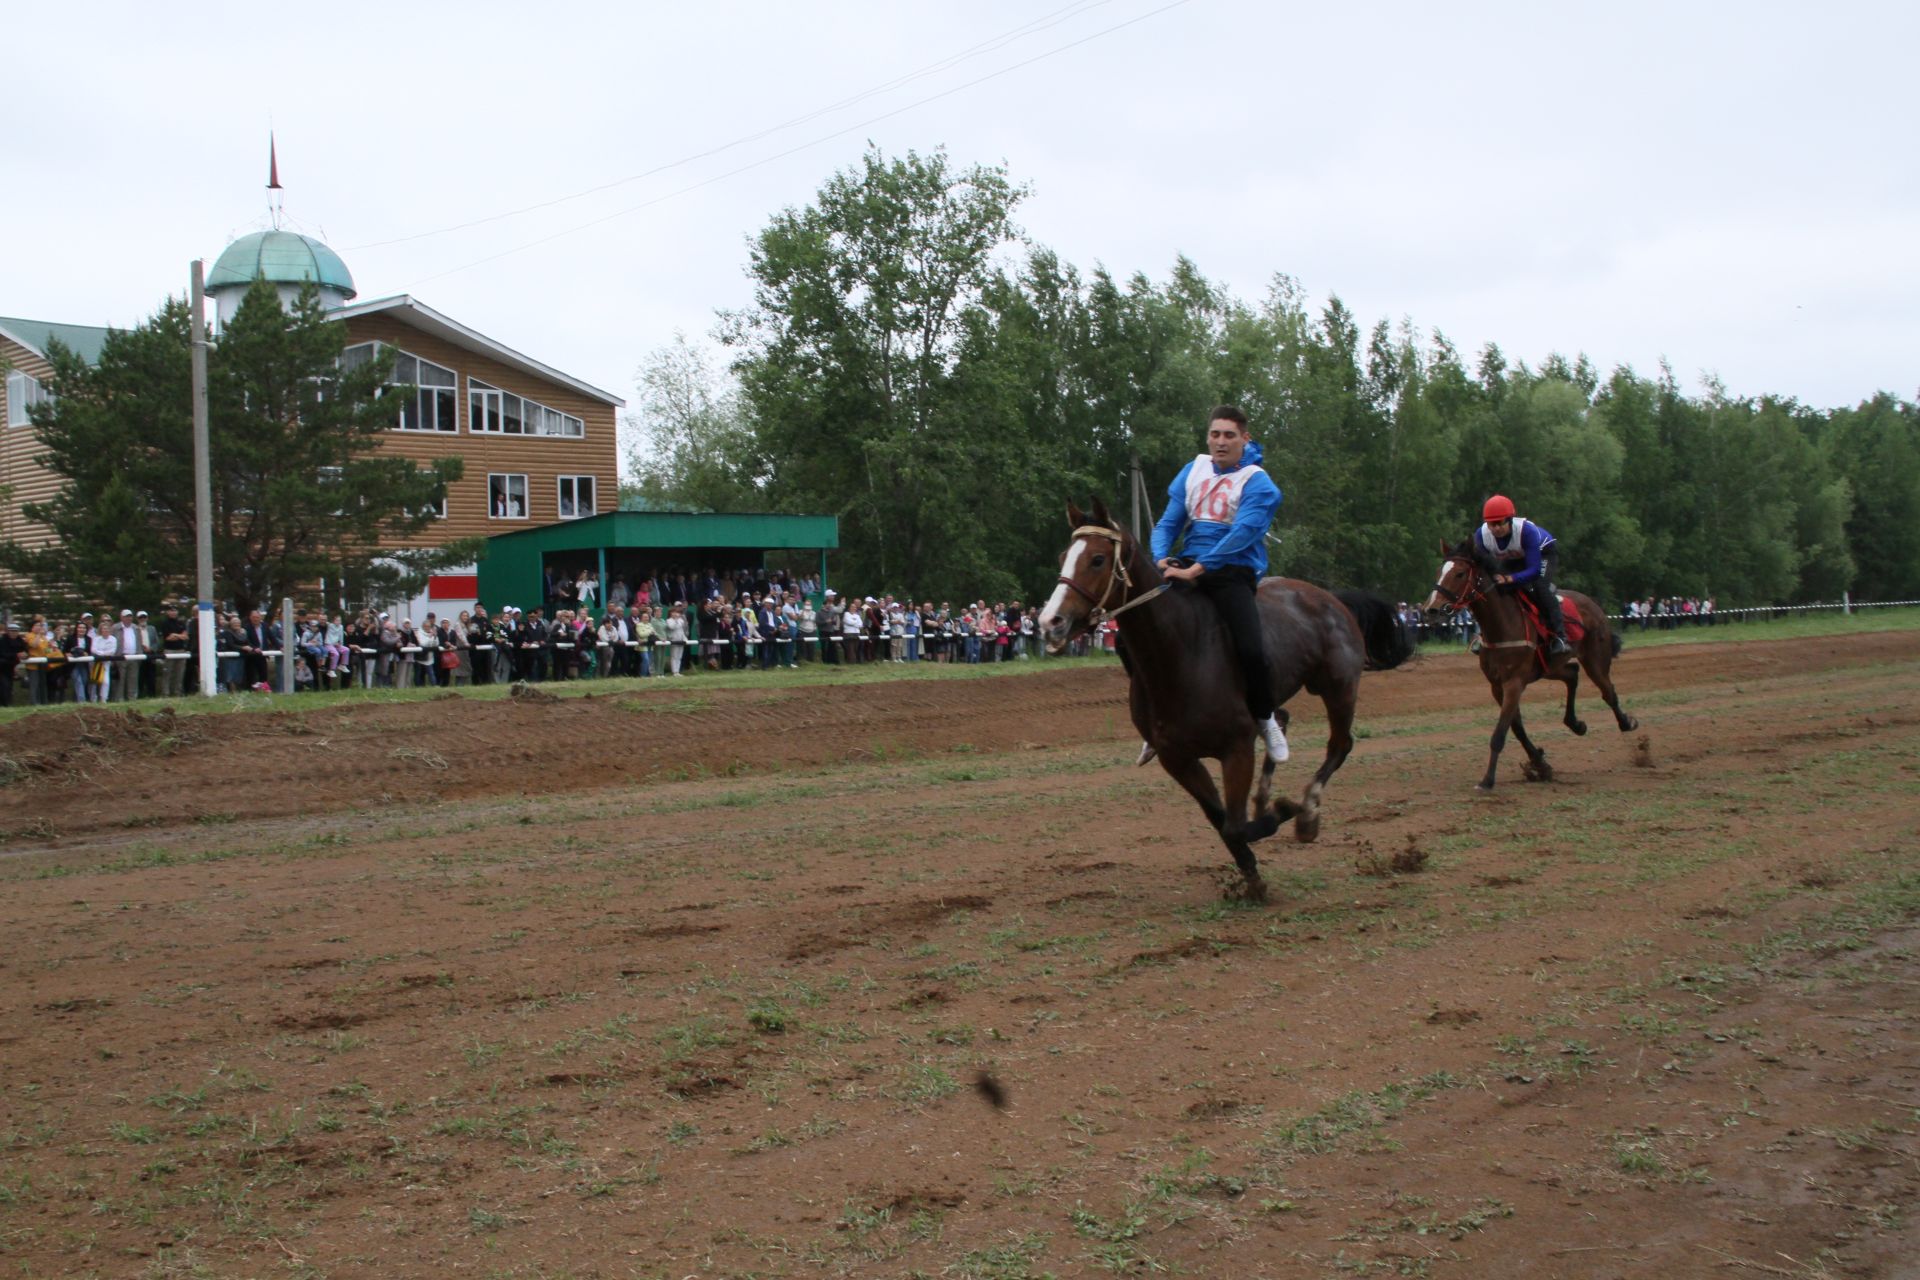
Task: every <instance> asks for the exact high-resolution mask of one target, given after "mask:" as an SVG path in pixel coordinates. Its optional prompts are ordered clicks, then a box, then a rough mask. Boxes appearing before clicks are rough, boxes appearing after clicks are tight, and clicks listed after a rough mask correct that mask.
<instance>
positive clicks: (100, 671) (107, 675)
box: [87, 620, 120, 702]
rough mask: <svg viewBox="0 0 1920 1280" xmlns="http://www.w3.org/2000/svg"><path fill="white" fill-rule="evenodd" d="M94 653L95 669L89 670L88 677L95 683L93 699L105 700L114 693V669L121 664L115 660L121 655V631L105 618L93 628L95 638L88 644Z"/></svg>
mask: <svg viewBox="0 0 1920 1280" xmlns="http://www.w3.org/2000/svg"><path fill="white" fill-rule="evenodd" d="M88 648H89V650H90V651H91V652H92V654H93V669H92V670H90V671H89V672H87V678H88V680H89V681H90V682H91V683H92V685H93V700H94V701H95V702H105V701H106V700H107V699H108V698H109V697H110V696H112V693H113V669H114V667H116V666H118V665H119V664H118V663H116V662H115V661H114V659H115V658H117V657H119V656H120V632H119V628H117V627H110V626H108V625H107V624H106V622H105V621H104V620H103V621H102V622H101V624H100V625H99V626H97V627H95V628H94V629H93V640H92V642H91V643H90V644H89V645H88Z"/></svg>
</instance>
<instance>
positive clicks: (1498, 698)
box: [1476, 680, 1526, 791]
mask: <svg viewBox="0 0 1920 1280" xmlns="http://www.w3.org/2000/svg"><path fill="white" fill-rule="evenodd" d="M1525 687H1526V686H1524V685H1523V684H1522V683H1521V682H1520V681H1518V680H1509V681H1507V682H1505V683H1504V684H1498V685H1495V686H1494V687H1493V700H1494V701H1495V702H1497V703H1499V704H1500V718H1499V719H1498V720H1496V721H1494V725H1493V738H1492V740H1491V741H1490V742H1489V743H1488V744H1487V747H1488V750H1487V776H1486V777H1484V778H1482V779H1480V784H1479V786H1478V787H1477V788H1476V789H1477V790H1480V791H1491V790H1493V773H1494V770H1495V769H1497V768H1498V767H1499V766H1500V752H1501V751H1502V750H1503V749H1505V747H1506V745H1507V730H1508V729H1510V728H1512V727H1513V723H1514V721H1516V720H1518V719H1519V718H1520V693H1521V690H1522V689H1524V688H1525Z"/></svg>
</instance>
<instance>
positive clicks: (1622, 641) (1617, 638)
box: [1613, 631, 1627, 658]
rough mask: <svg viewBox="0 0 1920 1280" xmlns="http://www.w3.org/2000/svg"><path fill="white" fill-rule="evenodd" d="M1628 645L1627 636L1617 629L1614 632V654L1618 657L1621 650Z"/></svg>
mask: <svg viewBox="0 0 1920 1280" xmlns="http://www.w3.org/2000/svg"><path fill="white" fill-rule="evenodd" d="M1626 647H1627V638H1626V637H1625V636H1624V635H1622V634H1620V632H1618V631H1615V632H1614V633H1613V656H1614V657H1616V658H1617V657H1619V656H1620V651H1621V650H1622V649H1624V648H1626Z"/></svg>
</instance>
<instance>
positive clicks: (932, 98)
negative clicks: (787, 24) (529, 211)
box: [407, 0, 1189, 290]
mask: <svg viewBox="0 0 1920 1280" xmlns="http://www.w3.org/2000/svg"><path fill="white" fill-rule="evenodd" d="M1188 2H1189V0H1172V2H1171V3H1169V4H1163V5H1161V6H1160V7H1159V8H1157V9H1149V10H1148V11H1147V12H1145V13H1143V14H1140V15H1138V16H1137V17H1133V18H1128V19H1127V20H1126V21H1125V22H1116V23H1114V24H1113V25H1112V26H1110V27H1103V28H1102V29H1100V30H1099V31H1095V32H1093V33H1092V34H1091V35H1086V36H1082V37H1080V38H1079V39H1078V40H1070V41H1068V42H1067V43H1066V44H1063V45H1058V46H1056V47H1054V48H1052V49H1048V50H1047V51H1046V52H1044V53H1037V54H1035V55H1033V56H1032V57H1031V58H1024V59H1022V60H1021V61H1019V62H1015V63H1012V64H1011V65H1009V66H1005V67H1002V68H1000V69H999V70H998V71H990V72H988V73H987V74H986V75H984V76H980V77H978V78H976V79H973V80H969V81H967V82H966V83H964V84H957V85H954V86H953V87H952V88H950V89H943V90H941V91H940V92H939V93H934V94H928V95H927V96H926V97H924V98H920V99H918V100H916V101H913V102H909V103H907V104H906V105H905V106H901V107H895V108H894V109H893V110H891V111H883V112H881V113H880V114H879V115H877V116H869V117H867V118H866V119H865V120H861V121H859V122H858V123H856V124H850V125H848V126H846V127H845V128H843V129H835V130H834V131H833V132H831V133H824V134H821V135H820V136H819V137H817V138H812V139H809V140H808V141H806V142H802V143H798V144H796V145H794V146H791V147H788V148H787V149H786V150H784V151H776V152H774V153H773V154H772V155H769V156H763V157H762V158H760V159H758V160H754V161H751V162H749V163H747V164H743V165H740V166H739V167H737V168H733V169H728V170H727V171H726V172H724V173H718V174H715V175H714V176H713V177H711V178H703V179H702V180H700V181H699V182H692V183H688V184H687V185H686V186H684V187H680V188H677V189H675V190H673V191H668V192H666V193H664V194H662V195H658V196H655V197H653V198H652V199H650V200H642V201H641V202H640V203H639V204H635V205H629V206H628V207H626V208H625V209H619V210H616V211H614V212H613V213H609V214H607V215H606V216H604V217H600V218H595V219H593V220H592V221H590V222H582V223H579V224H578V225H575V226H572V227H568V228H566V229H565V230H563V231H556V232H554V233H553V234H552V235H546V236H541V237H540V238H539V239H537V240H529V241H527V242H526V243H525V244H520V245H515V246H514V247H513V248H511V249H502V250H501V251H500V252H498V253H491V254H488V255H487V256H486V257H484V258H475V259H474V260H473V261H472V262H466V263H462V264H461V265H460V266H457V267H449V268H447V269H446V270H445V271H436V272H434V273H433V274H432V275H430V276H422V277H420V278H419V279H418V280H415V281H414V282H413V283H412V284H409V285H408V286H407V288H408V289H409V290H412V289H415V288H418V287H419V286H420V285H423V284H429V283H431V282H432V281H435V280H440V279H444V278H445V277H447V276H451V275H457V274H459V273H460V272H462V271H470V270H472V269H473V268H474V267H481V266H485V265H486V264H487V263H489V262H497V261H499V260H500V259H501V258H508V257H512V256H513V255H514V254H516V253H524V252H525V251H526V250H528V249H536V248H538V247H540V246H541V245H543V244H551V243H552V242H553V241H555V240H560V239H564V238H565V237H567V236H570V235H576V234H578V233H579V232H582V231H589V230H591V229H593V228H594V227H597V226H600V225H602V224H603V223H608V222H613V221H615V220H616V219H619V218H624V217H626V216H628V215H629V214H634V213H638V212H640V211H641V210H642V209H650V208H652V207H653V206H654V205H657V204H663V203H665V202H666V201H668V200H673V199H676V198H677V197H680V196H683V195H686V194H688V193H689V192H693V191H698V190H700V189H701V188H702V187H710V186H712V185H714V184H715V183H717V182H724V181H725V180H726V179H728V178H734V177H738V176H739V175H740V174H743V173H747V172H749V171H751V170H754V169H758V168H761V167H762V166H764V165H769V164H772V163H773V162H774V161H776V160H784V159H786V158H787V157H788V156H791V155H797V154H799V153H800V152H802V151H806V150H808V149H810V148H812V147H817V146H819V145H820V144H821V143H823V142H831V141H833V140H834V139H835V138H841V137H845V136H846V135H847V134H849V133H857V132H859V131H860V130H862V129H864V128H866V127H867V126H868V125H871V124H878V123H880V122H881V121H882V120H891V119H892V118H893V117H895V116H897V115H903V114H905V113H906V112H908V111H912V110H914V109H915V108H917V107H924V106H926V105H927V104H928V103H930V102H938V101H939V100H940V99H942V98H950V97H952V96H953V95H954V94H956V93H960V92H963V91H965V90H967V89H972V88H975V87H977V86H979V85H983V84H985V83H987V82H988V81H989V80H997V79H999V78H1000V77H1001V76H1004V75H1009V74H1011V73H1013V72H1015V71H1019V70H1021V69H1023V68H1025V67H1030V66H1032V65H1033V64H1034V63H1036V62H1043V61H1045V60H1046V59H1048V58H1051V57H1054V56H1055V55H1057V54H1062V53H1065V52H1067V51H1068V50H1070V49H1076V48H1078V47H1080V46H1081V45H1083V44H1087V43H1090V42H1091V41H1094V40H1098V39H1100V38H1101V37H1102V36H1108V35H1112V34H1113V33H1114V32H1116V31H1120V30H1124V29H1125V28H1127V27H1131V26H1134V25H1135V24H1137V23H1141V22H1145V21H1146V20H1147V19H1148V18H1152V17H1157V16H1158V15H1160V14H1163V13H1165V12H1167V11H1168V10H1169V9H1178V8H1179V7H1180V6H1182V5H1184V4H1187V3H1188Z"/></svg>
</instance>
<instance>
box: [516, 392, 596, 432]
mask: <svg viewBox="0 0 1920 1280" xmlns="http://www.w3.org/2000/svg"><path fill="white" fill-rule="evenodd" d="M527 434H528V435H530V436H571V437H573V438H574V439H576V440H577V439H579V438H580V437H581V436H584V435H586V434H587V424H586V423H584V422H582V421H580V419H578V418H576V417H574V416H573V415H572V414H570V413H562V412H560V411H559V410H558V409H549V408H547V407H546V406H545V405H543V404H535V403H533V401H531V400H529V401H527Z"/></svg>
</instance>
